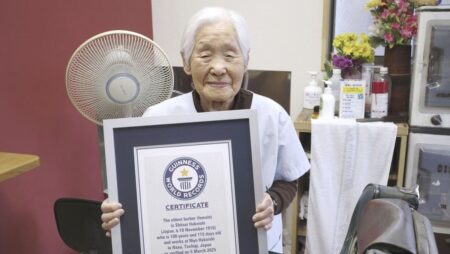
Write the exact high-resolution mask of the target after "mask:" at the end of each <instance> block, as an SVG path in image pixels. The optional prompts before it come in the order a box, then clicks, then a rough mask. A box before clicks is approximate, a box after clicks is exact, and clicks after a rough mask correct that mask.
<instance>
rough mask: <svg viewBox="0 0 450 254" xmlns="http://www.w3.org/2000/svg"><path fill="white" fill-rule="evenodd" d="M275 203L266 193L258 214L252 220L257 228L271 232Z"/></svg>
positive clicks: (259, 205) (257, 210) (257, 211)
mask: <svg viewBox="0 0 450 254" xmlns="http://www.w3.org/2000/svg"><path fill="white" fill-rule="evenodd" d="M273 213H274V210H273V201H272V198H271V197H270V195H269V194H267V193H264V199H263V201H262V202H261V203H259V204H258V206H257V207H256V213H255V215H253V217H252V220H253V222H254V223H255V227H256V228H263V229H265V230H269V229H270V228H271V227H272V220H273V215H274V214H273Z"/></svg>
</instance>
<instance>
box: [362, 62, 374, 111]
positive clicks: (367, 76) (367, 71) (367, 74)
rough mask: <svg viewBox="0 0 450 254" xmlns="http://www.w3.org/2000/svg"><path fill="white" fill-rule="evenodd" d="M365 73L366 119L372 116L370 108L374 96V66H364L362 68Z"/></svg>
mask: <svg viewBox="0 0 450 254" xmlns="http://www.w3.org/2000/svg"><path fill="white" fill-rule="evenodd" d="M362 69H363V72H362V75H361V78H362V79H363V80H365V81H366V90H365V97H364V98H365V103H364V104H365V105H364V115H365V117H369V116H370V106H371V94H372V88H371V86H372V77H373V69H374V65H373V64H363V66H362Z"/></svg>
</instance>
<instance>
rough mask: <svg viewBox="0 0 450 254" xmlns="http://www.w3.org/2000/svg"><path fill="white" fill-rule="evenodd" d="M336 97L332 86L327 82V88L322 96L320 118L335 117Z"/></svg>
mask: <svg viewBox="0 0 450 254" xmlns="http://www.w3.org/2000/svg"><path fill="white" fill-rule="evenodd" d="M334 103H335V99H334V95H333V92H332V90H331V87H329V86H328V85H327V84H326V83H325V89H324V92H323V94H322V95H321V96H320V110H319V118H320V119H333V118H334V106H335V104H334Z"/></svg>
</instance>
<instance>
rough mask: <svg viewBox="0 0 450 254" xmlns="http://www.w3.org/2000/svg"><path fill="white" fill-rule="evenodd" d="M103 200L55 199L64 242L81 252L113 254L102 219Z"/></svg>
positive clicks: (57, 223) (55, 210)
mask: <svg viewBox="0 0 450 254" xmlns="http://www.w3.org/2000/svg"><path fill="white" fill-rule="evenodd" d="M100 206H101V202H99V201H92V200H85V199H77V198H60V199H58V200H56V201H55V203H54V206H53V209H54V213H55V219H56V226H57V228H58V233H59V235H60V237H61V239H62V240H63V241H64V243H65V244H66V245H67V246H69V247H70V248H71V249H73V250H75V251H77V252H80V253H89V254H94V253H95V254H111V253H112V249H111V239H110V238H109V237H107V236H106V235H105V231H103V229H102V226H101V224H102V221H101V214H102V212H101V209H100Z"/></svg>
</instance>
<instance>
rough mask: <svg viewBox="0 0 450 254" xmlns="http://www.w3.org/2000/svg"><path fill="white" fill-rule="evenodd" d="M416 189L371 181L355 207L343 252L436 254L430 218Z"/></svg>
mask: <svg viewBox="0 0 450 254" xmlns="http://www.w3.org/2000/svg"><path fill="white" fill-rule="evenodd" d="M418 205H419V198H418V194H417V192H416V191H415V190H413V189H406V188H399V187H388V186H382V185H377V184H369V185H367V186H366V188H365V189H364V190H363V193H362V195H361V196H360V198H359V200H358V203H357V204H356V207H355V209H354V211H353V215H352V218H351V222H350V225H349V228H348V231H347V236H346V238H345V242H344V245H343V246H342V249H341V254H349V253H365V254H366V253H377V254H384V253H402V254H403V253H405V254H411V253H414V254H437V253H438V251H437V246H436V240H435V238H434V235H433V231H432V226H431V223H430V221H429V220H428V218H426V217H425V216H423V215H421V214H420V213H418V212H417V211H416V209H417V207H418Z"/></svg>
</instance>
